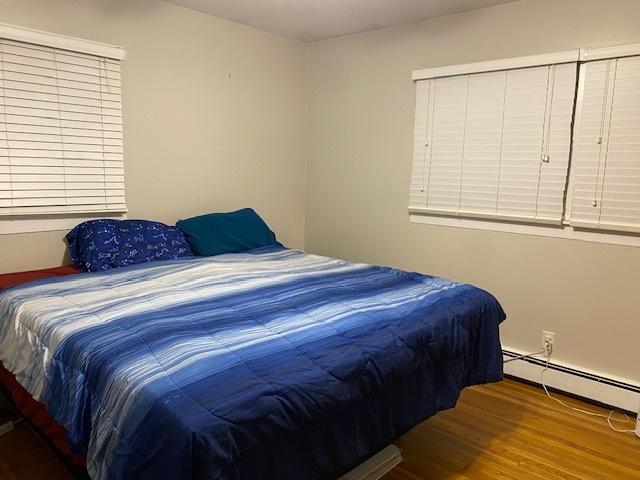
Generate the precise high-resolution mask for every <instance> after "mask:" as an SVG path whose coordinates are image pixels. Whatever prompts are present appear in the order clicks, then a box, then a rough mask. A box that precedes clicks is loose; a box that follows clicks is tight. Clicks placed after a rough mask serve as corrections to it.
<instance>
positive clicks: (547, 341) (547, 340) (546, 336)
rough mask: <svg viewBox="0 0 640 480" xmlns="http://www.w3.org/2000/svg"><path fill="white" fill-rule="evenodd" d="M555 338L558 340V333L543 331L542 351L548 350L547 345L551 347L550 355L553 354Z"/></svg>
mask: <svg viewBox="0 0 640 480" xmlns="http://www.w3.org/2000/svg"><path fill="white" fill-rule="evenodd" d="M555 338H556V332H549V331H547V330H543V331H542V349H543V350H547V345H549V353H551V352H553V349H554V341H555Z"/></svg>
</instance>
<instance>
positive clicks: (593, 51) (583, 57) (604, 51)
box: [580, 43, 640, 62]
mask: <svg viewBox="0 0 640 480" xmlns="http://www.w3.org/2000/svg"><path fill="white" fill-rule="evenodd" d="M634 55H640V43H627V44H624V45H613V46H610V47H593V48H581V49H580V61H581V62H590V61H592V60H604V59H608V58H619V57H631V56H634Z"/></svg>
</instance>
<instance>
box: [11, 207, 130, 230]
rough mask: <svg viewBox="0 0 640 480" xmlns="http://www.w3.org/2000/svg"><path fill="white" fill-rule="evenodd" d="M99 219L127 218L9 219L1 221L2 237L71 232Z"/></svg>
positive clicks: (117, 216)
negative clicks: (88, 221)
mask: <svg viewBox="0 0 640 480" xmlns="http://www.w3.org/2000/svg"><path fill="white" fill-rule="evenodd" d="M98 218H112V219H115V220H124V219H126V218H127V215H126V214H125V213H122V214H114V213H108V214H104V213H103V214H102V215H101V214H100V212H96V213H95V214H72V215H52V216H41V215H32V216H30V217H28V218H26V217H7V218H3V219H2V220H0V235H9V234H13V233H33V232H53V231H56V230H70V229H72V228H73V227H75V226H76V225H78V224H79V223H82V222H84V221H86V220H95V219H98Z"/></svg>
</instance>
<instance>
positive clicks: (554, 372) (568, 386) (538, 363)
mask: <svg viewBox="0 0 640 480" xmlns="http://www.w3.org/2000/svg"><path fill="white" fill-rule="evenodd" d="M502 355H503V356H504V358H505V359H509V358H514V357H519V356H521V355H523V352H520V351H513V350H506V349H505V350H502ZM546 363H547V362H546V360H545V359H542V358H535V357H527V358H521V359H519V360H518V361H514V362H509V363H507V364H505V366H504V373H505V375H507V376H511V377H516V378H520V379H524V380H526V381H529V382H532V383H535V384H538V385H540V381H541V378H540V372H541V371H542V369H543V368H544V367H545V365H546ZM545 383H546V384H547V387H550V388H551V389H554V390H557V391H560V392H562V393H566V394H568V395H569V396H573V397H578V398H580V399H584V400H587V401H590V402H592V403H597V404H600V405H602V406H606V407H614V408H616V409H622V410H625V411H626V412H629V413H630V414H633V415H634V416H635V415H636V414H637V413H638V408H639V407H640V386H638V385H634V384H631V383H628V382H625V381H621V380H617V379H614V378H610V377H605V376H602V375H598V374H595V373H592V372H587V371H584V370H580V369H577V368H574V367H570V366H567V365H563V364H560V363H554V362H549V370H548V372H547V374H546V375H545Z"/></svg>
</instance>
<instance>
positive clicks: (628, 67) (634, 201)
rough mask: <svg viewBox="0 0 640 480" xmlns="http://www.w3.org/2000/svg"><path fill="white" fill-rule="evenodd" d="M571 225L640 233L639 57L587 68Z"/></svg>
mask: <svg viewBox="0 0 640 480" xmlns="http://www.w3.org/2000/svg"><path fill="white" fill-rule="evenodd" d="M576 116H577V119H576V129H575V132H574V155H573V159H572V167H571V192H570V193H571V211H570V223H571V225H574V226H578V227H587V228H601V229H608V230H619V231H629V232H640V56H632V57H626V58H614V59H609V60H600V61H594V62H588V63H584V64H582V65H581V67H580V101H579V109H578V110H577V112H576Z"/></svg>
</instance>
